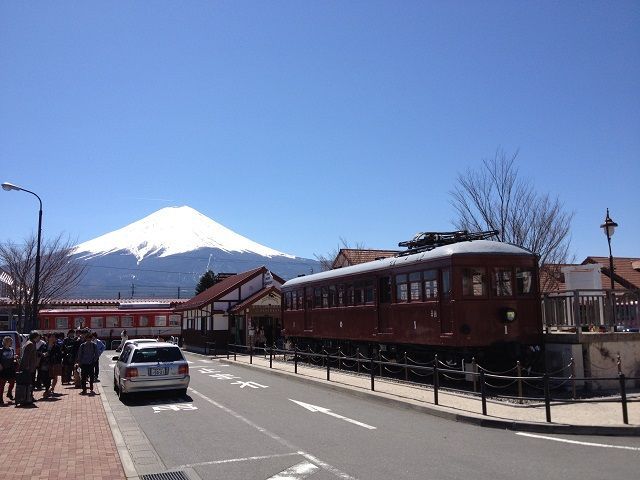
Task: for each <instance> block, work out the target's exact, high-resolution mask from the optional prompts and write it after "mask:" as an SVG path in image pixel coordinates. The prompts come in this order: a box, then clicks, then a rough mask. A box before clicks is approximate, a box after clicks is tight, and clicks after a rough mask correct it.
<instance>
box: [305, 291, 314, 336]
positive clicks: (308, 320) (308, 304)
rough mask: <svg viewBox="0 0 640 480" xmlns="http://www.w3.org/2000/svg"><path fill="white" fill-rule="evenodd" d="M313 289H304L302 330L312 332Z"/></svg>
mask: <svg viewBox="0 0 640 480" xmlns="http://www.w3.org/2000/svg"><path fill="white" fill-rule="evenodd" d="M312 309H313V288H311V287H304V329H305V330H307V331H308V330H313V318H312V315H313V311H312Z"/></svg>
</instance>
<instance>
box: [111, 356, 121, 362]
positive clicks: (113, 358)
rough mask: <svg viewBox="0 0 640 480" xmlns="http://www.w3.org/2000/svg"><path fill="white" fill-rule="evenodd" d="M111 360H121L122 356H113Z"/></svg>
mask: <svg viewBox="0 0 640 480" xmlns="http://www.w3.org/2000/svg"><path fill="white" fill-rule="evenodd" d="M111 360H116V361H117V360H120V357H111Z"/></svg>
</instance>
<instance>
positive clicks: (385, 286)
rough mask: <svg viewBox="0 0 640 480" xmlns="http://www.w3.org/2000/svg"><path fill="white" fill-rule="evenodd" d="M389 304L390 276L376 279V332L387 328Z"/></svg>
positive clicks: (381, 331)
mask: <svg viewBox="0 0 640 480" xmlns="http://www.w3.org/2000/svg"><path fill="white" fill-rule="evenodd" d="M390 306H391V277H380V278H379V279H378V333H383V332H386V331H388V329H389V315H390Z"/></svg>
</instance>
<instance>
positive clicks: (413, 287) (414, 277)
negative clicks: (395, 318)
mask: <svg viewBox="0 0 640 480" xmlns="http://www.w3.org/2000/svg"><path fill="white" fill-rule="evenodd" d="M420 280H421V276H420V272H415V273H410V274H409V292H410V294H411V301H412V302H419V301H420V300H422V295H421V290H422V285H421V283H420Z"/></svg>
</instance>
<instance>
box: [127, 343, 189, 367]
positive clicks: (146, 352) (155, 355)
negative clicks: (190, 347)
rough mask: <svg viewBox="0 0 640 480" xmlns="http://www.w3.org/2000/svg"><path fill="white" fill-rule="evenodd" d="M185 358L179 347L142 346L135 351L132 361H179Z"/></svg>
mask: <svg viewBox="0 0 640 480" xmlns="http://www.w3.org/2000/svg"><path fill="white" fill-rule="evenodd" d="M179 360H184V358H183V356H182V352H181V351H180V349H179V348H177V347H157V348H142V349H138V350H136V351H135V352H134V354H133V358H132V359H131V362H132V363H145V362H177V361H179Z"/></svg>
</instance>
